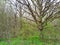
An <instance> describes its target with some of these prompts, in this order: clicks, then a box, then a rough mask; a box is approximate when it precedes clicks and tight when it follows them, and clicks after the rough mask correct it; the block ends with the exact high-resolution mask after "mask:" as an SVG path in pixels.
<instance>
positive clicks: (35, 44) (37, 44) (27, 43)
mask: <svg viewBox="0 0 60 45" xmlns="http://www.w3.org/2000/svg"><path fill="white" fill-rule="evenodd" d="M43 40H44V39H43ZM9 44H10V45H60V42H53V41H49V40H48V41H41V40H40V39H39V37H32V38H29V39H28V40H22V39H20V38H12V39H11V40H10V43H8V42H7V41H1V42H0V45H9Z"/></svg>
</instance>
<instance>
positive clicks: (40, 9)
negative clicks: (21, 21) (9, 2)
mask: <svg viewBox="0 0 60 45" xmlns="http://www.w3.org/2000/svg"><path fill="white" fill-rule="evenodd" d="M16 1H17V2H18V3H20V4H22V5H23V7H22V9H23V12H24V13H26V15H27V14H28V15H29V16H32V18H33V20H31V19H29V18H27V17H25V18H27V19H29V20H31V21H34V22H35V23H36V24H37V26H38V29H39V30H40V32H41V35H40V36H41V37H42V31H43V27H44V23H47V22H48V21H49V20H50V19H52V18H53V17H54V16H55V14H57V13H58V12H59V11H60V10H58V7H59V3H60V1H57V0H16ZM55 17H56V16H55Z"/></svg>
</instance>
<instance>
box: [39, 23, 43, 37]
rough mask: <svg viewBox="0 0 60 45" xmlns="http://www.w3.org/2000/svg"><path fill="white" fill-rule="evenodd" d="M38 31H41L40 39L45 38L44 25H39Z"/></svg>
mask: <svg viewBox="0 0 60 45" xmlns="http://www.w3.org/2000/svg"><path fill="white" fill-rule="evenodd" d="M38 29H39V31H40V35H39V36H40V38H43V25H42V23H39V25H38Z"/></svg>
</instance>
